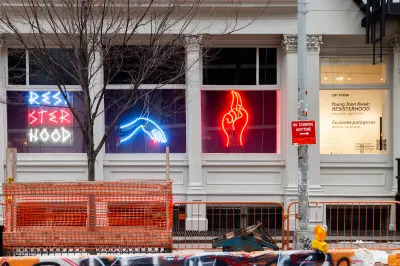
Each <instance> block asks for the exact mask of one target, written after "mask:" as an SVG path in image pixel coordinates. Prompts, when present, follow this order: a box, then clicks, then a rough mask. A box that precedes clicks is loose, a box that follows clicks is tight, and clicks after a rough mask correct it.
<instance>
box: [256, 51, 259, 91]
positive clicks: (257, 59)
mask: <svg viewBox="0 0 400 266" xmlns="http://www.w3.org/2000/svg"><path fill="white" fill-rule="evenodd" d="M256 49H257V51H256V85H260V48H259V47H257V48H256Z"/></svg>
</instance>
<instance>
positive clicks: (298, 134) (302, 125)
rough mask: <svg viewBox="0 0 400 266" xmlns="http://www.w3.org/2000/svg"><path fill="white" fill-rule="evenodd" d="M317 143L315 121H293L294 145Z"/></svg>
mask: <svg viewBox="0 0 400 266" xmlns="http://www.w3.org/2000/svg"><path fill="white" fill-rule="evenodd" d="M316 143H317V137H316V134H315V121H314V120H298V121H292V145H312V144H316Z"/></svg>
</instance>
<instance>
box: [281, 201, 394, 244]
mask: <svg viewBox="0 0 400 266" xmlns="http://www.w3.org/2000/svg"><path fill="white" fill-rule="evenodd" d="M399 204H400V203H399V202H396V201H351V202H342V201H321V202H310V224H311V225H322V226H324V227H325V228H326V229H327V238H326V242H327V243H328V245H329V248H334V249H347V248H369V249H378V250H394V249H398V248H399V247H400V242H399V239H400V234H399V233H398V232H397V228H396V206H398V205H399ZM286 213H287V219H286V227H285V228H286V244H285V246H286V248H287V249H292V248H293V240H294V234H293V232H294V231H296V229H297V225H298V202H292V203H291V204H290V205H289V206H288V207H287V212H286Z"/></svg>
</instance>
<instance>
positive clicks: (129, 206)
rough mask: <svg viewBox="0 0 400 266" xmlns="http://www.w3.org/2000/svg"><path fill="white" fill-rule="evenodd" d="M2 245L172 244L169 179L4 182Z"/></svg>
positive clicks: (167, 247) (167, 246) (114, 246)
mask: <svg viewBox="0 0 400 266" xmlns="http://www.w3.org/2000/svg"><path fill="white" fill-rule="evenodd" d="M3 194H4V199H5V207H4V233H3V246H4V249H5V250H6V251H8V253H10V252H11V253H12V251H13V250H15V249H23V248H41V249H46V248H48V249H56V248H70V249H78V250H79V249H119V248H154V249H165V250H170V249H171V248H172V183H171V182H165V181H159V180H157V181H143V182H142V181H124V182H53V183H48V182H44V183H10V184H3Z"/></svg>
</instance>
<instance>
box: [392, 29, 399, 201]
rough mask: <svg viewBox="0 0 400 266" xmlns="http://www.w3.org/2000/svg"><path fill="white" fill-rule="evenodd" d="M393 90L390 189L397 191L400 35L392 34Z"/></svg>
mask: <svg viewBox="0 0 400 266" xmlns="http://www.w3.org/2000/svg"><path fill="white" fill-rule="evenodd" d="M391 44H392V48H393V72H392V73H393V91H392V107H393V110H392V116H393V135H392V136H393V137H392V141H393V185H392V191H393V192H394V193H397V179H396V176H397V171H398V169H397V161H396V158H400V139H399V138H398V137H397V136H399V135H400V104H399V103H400V35H395V36H393V39H392V42H391Z"/></svg>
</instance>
